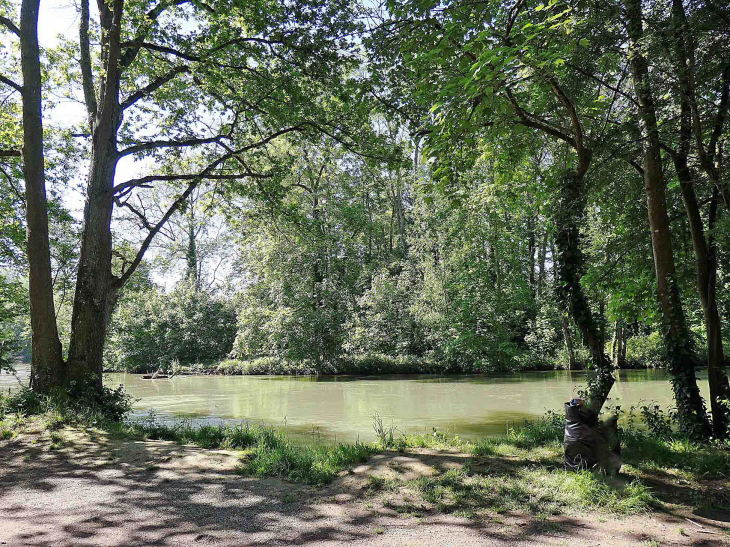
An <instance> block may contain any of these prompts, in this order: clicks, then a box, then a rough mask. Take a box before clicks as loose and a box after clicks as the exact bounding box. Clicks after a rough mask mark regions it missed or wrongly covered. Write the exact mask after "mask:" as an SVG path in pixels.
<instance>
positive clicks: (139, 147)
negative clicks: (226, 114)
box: [118, 135, 231, 158]
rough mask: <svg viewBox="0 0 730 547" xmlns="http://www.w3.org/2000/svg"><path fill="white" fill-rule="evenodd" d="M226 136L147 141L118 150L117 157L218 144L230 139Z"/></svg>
mask: <svg viewBox="0 0 730 547" xmlns="http://www.w3.org/2000/svg"><path fill="white" fill-rule="evenodd" d="M230 138H231V137H229V136H228V135H216V136H215V137H206V138H199V139H188V140H186V141H149V142H143V143H140V144H135V145H133V146H129V147H127V148H125V149H124V150H120V151H119V153H118V157H120V158H122V157H124V156H128V155H130V154H137V153H139V152H144V151H146V150H155V149H157V148H184V147H186V146H198V145H201V144H211V143H215V142H220V141H221V140H223V139H230Z"/></svg>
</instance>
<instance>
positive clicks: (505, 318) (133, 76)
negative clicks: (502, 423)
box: [0, 0, 730, 438]
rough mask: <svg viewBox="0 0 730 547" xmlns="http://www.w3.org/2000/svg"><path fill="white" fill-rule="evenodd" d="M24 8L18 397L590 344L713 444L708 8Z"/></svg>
mask: <svg viewBox="0 0 730 547" xmlns="http://www.w3.org/2000/svg"><path fill="white" fill-rule="evenodd" d="M30 1H31V0H23V2H30ZM665 4H666V5H665ZM668 7H669V8H670V9H668ZM17 8H18V6H17V5H15V4H14V3H13V2H12V1H5V0H3V1H2V2H0V15H2V19H0V31H1V32H2V34H3V38H4V39H5V37H7V38H8V39H10V40H12V41H13V44H16V42H17V47H15V45H14V46H13V47H12V48H10V49H8V50H7V52H5V50H3V56H2V57H0V71H1V72H2V80H0V86H2V87H1V88H0V90H1V91H2V93H3V94H5V95H4V96H3V97H4V99H3V101H2V102H0V135H1V136H2V137H3V142H4V143H5V144H3V147H2V148H0V167H2V171H1V172H0V190H1V191H2V193H1V196H2V197H0V221H1V222H2V224H0V225H1V226H2V233H0V264H1V265H2V267H3V271H2V272H1V273H0V318H1V319H2V323H3V324H2V328H0V344H2V348H3V354H2V357H0V359H2V361H0V362H1V363H2V364H1V365H0V366H2V367H4V368H7V366H8V364H9V357H7V355H8V354H9V351H10V349H11V347H14V346H13V344H18V345H20V346H24V347H26V348H28V345H29V344H28V331H29V329H28V326H29V325H30V326H32V328H31V329H30V330H31V335H32V336H31V337H30V338H31V342H32V347H33V355H32V359H33V369H32V370H33V374H32V377H33V379H34V380H33V381H34V386H33V388H34V390H36V391H38V392H48V391H50V390H52V389H55V388H56V387H58V386H63V385H66V384H68V382H70V381H72V380H75V381H79V380H80V379H83V378H87V377H89V376H91V377H93V378H95V379H96V382H97V388H98V389H101V385H102V382H101V371H102V364H103V365H104V366H105V367H111V368H115V369H126V370H133V371H149V370H157V369H158V368H171V367H172V368H175V367H176V366H177V365H180V366H193V365H197V368H198V369H201V368H204V367H207V368H215V367H216V366H217V365H218V363H219V362H221V361H224V362H223V363H221V365H220V367H219V370H221V371H224V370H225V371H228V372H231V371H240V372H241V373H251V372H254V371H266V372H295V373H297V372H302V373H304V372H306V373H310V372H317V373H326V372H342V371H356V370H358V367H361V368H360V370H362V371H380V372H383V371H386V370H387V371H391V372H393V371H399V370H408V371H413V370H422V371H433V370H448V371H508V370H523V369H537V368H574V367H584V368H589V369H590V370H591V376H590V379H589V387H590V389H589V392H588V396H589V403H590V404H591V405H596V406H597V407H600V406H601V405H602V404H603V403H604V402H605V399H606V397H607V396H608V393H609V392H610V390H611V387H612V385H613V382H614V376H613V369H614V368H615V367H626V366H635V367H667V369H668V370H669V373H670V377H671V381H672V386H673V389H674V395H675V400H676V405H677V420H678V422H679V423H680V424H681V427H682V428H683V429H685V430H686V433H688V434H691V435H695V436H698V437H700V436H701V437H705V438H709V437H710V436H711V435H715V436H719V437H722V436H726V434H727V430H728V427H727V426H728V421H729V418H730V416H729V415H728V412H727V401H728V400H730V384H729V383H728V380H727V375H726V373H725V362H724V354H725V349H724V341H725V340H726V339H727V334H726V333H725V332H723V325H724V324H725V323H726V322H727V319H728V318H729V317H730V298H728V294H727V290H726V284H727V277H728V275H729V274H730V252H728V249H730V230H729V229H728V221H729V220H728V218H729V217H728V214H727V211H728V209H729V208H730V191H729V190H728V188H727V173H728V170H727V159H726V156H727V151H726V149H727V142H728V131H729V129H728V127H730V123H726V120H727V118H728V110H729V109H730V68H728V67H729V66H730V65H728V59H730V57H729V56H730V52H729V50H728V43H730V40H729V39H728V38H729V36H728V28H730V24H727V22H728V21H729V20H730V12H728V8H727V6H725V5H724V4H722V3H720V4H718V3H716V2H709V3H703V4H695V3H687V2H683V1H682V0H672V1H671V2H667V3H662V2H657V1H654V0H611V1H610V2H607V3H606V4H605V6H601V7H600V9H599V7H598V6H596V5H594V4H593V3H590V2H585V1H583V0H567V1H562V0H549V1H547V2H545V3H540V2H538V1H531V0H528V1H525V0H516V1H514V2H512V1H501V0H497V1H490V2H477V3H473V2H460V1H458V0H453V1H452V0H446V1H443V2H438V3H437V2H423V1H421V0H388V1H386V2H384V3H382V4H372V3H367V2H357V1H350V0H308V1H304V2H294V3H291V2H285V1H278V0H272V1H269V2H265V3H263V4H262V3H253V4H252V3H248V2H245V1H238V0H234V1H233V2H213V4H212V5H207V4H200V3H183V4H178V3H172V4H168V3H165V2H162V3H159V4H156V3H155V2H152V1H147V0H145V1H142V2H135V3H128V2H127V3H125V2H123V1H122V0H114V1H113V2H111V3H107V4H103V3H102V4H99V5H98V10H99V11H98V13H97V12H93V13H92V12H91V11H90V9H89V5H88V2H87V1H86V0H82V1H81V2H80V5H79V6H78V8H79V14H78V15H79V33H78V37H76V36H74V37H71V36H70V35H69V36H64V37H62V38H61V39H59V41H58V43H57V44H56V45H55V46H54V47H52V48H47V49H41V50H40V52H36V51H35V50H34V46H33V38H34V37H35V35H37V28H35V27H34V25H33V21H32V20H24V21H21V22H20V27H22V28H19V27H18V26H17V24H16V22H14V21H19V19H18V17H17V16H18V9H17ZM23 13H28V10H25V11H24V12H23ZM115 17H116V18H121V22H120V23H119V24H112V23H113V21H114V20H115V19H114V18H115ZM21 31H22V32H21ZM20 50H23V53H24V54H23V55H19V53H21V51H20ZM5 53H7V54H5ZM24 63H25V64H24ZM41 67H42V68H43V70H41ZM23 75H25V77H26V78H28V82H27V83H28V85H27V86H25V87H23V86H21V85H20V84H19V83H18V80H19V79H20V78H21V77H22V76H23ZM31 76H33V78H34V79H31ZM36 80H37V81H36ZM55 96H68V97H72V98H74V100H77V101H79V102H81V103H83V105H84V107H85V115H84V116H81V119H78V120H75V121H73V122H63V121H60V120H58V119H56V118H57V116H56V115H55V111H54V108H53V106H54V105H53V103H52V102H51V97H55ZM21 106H22V107H23V108H21ZM44 109H45V110H44ZM36 111H37V112H40V113H45V114H44V115H42V116H41V118H42V119H40V120H39V119H38V116H35V117H33V116H30V114H29V113H32V112H36ZM44 119H45V122H47V123H45V125H43V123H41V122H43V121H44ZM28 124H30V125H28ZM24 126H27V127H26V129H27V130H26V131H24V130H23V129H24ZM44 154H45V155H44ZM125 158H126V159H129V160H135V161H136V162H137V163H136V167H137V168H139V169H138V171H139V172H138V173H137V174H136V175H135V176H134V177H132V178H127V175H129V174H130V171H129V170H126V171H124V170H123V169H120V170H119V172H118V168H119V166H121V165H124V162H122V161H121V160H122V159H125ZM80 173H85V174H86V175H85V178H84V177H83V176H82V175H80ZM122 175H124V176H122ZM82 178H83V179H84V180H85V185H83V184H82V185H80V190H79V191H80V192H81V194H82V197H83V198H84V199H85V204H86V206H85V208H84V211H83V222H78V221H77V220H76V219H75V218H74V217H73V216H72V215H71V214H70V213H69V212H68V211H66V209H65V201H64V198H68V196H69V195H71V194H70V191H69V188H68V186H67V183H68V182H69V181H71V180H74V179H79V180H81V179H82ZM122 179H125V180H122ZM47 196H48V197H47ZM24 231H25V232H26V236H27V238H29V239H28V241H31V239H30V238H33V239H32V240H33V242H34V243H33V244H31V245H27V246H26V245H25V239H24ZM45 232H48V234H46V233H45ZM153 280H154V282H153ZM725 330H727V329H725ZM26 351H27V350H26ZM228 358H230V359H231V361H225V360H226V359H228ZM703 364H707V366H708V376H709V381H710V386H711V394H710V397H709V401H708V402H709V405H707V404H706V403H705V401H704V400H703V398H702V396H701V394H700V392H699V390H698V387H697V385H698V384H697V372H696V371H697V368H698V367H699V366H701V365H703Z"/></svg>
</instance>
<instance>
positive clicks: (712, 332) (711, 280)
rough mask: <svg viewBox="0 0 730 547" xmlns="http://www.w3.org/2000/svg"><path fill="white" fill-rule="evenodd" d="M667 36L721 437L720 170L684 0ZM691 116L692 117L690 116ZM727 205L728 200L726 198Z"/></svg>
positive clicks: (676, 4) (729, 390) (677, 154)
mask: <svg viewBox="0 0 730 547" xmlns="http://www.w3.org/2000/svg"><path fill="white" fill-rule="evenodd" d="M672 23H673V34H674V35H673V41H672V46H673V48H674V51H675V56H676V62H677V74H678V76H679V82H680V86H681V90H680V112H681V116H680V131H679V135H680V138H679V144H678V146H677V149H676V150H675V151H674V152H673V153H672V159H673V160H674V165H675V168H676V171H677V177H678V178H679V183H680V187H681V189H682V199H683V201H684V206H685V210H686V211H687V218H688V221H689V226H690V233H691V235H692V247H693V249H694V253H695V258H696V269H697V292H698V294H699V297H700V303H701V304H702V311H703V315H704V320H705V330H706V334H707V373H708V380H709V384H710V410H711V413H712V428H713V433H714V434H715V437H717V438H724V437H725V436H726V435H727V430H728V410H727V408H726V406H725V405H726V404H727V403H728V402H730V384H729V383H728V378H727V373H726V371H725V355H724V351H723V347H722V324H721V321H720V314H719V313H718V310H717V301H716V297H715V296H716V295H715V293H716V285H717V256H716V251H715V240H714V237H713V230H714V225H715V219H716V217H717V207H718V200H719V199H720V191H721V190H723V189H724V185H723V184H722V181H721V180H720V170H719V169H718V168H717V166H716V165H715V164H714V159H715V156H716V148H717V138H716V136H715V135H714V134H713V137H712V139H711V140H710V144H709V148H707V149H706V148H705V146H704V139H703V136H702V128H701V126H700V125H701V124H700V119H699V112H698V109H697V100H696V97H695V92H694V66H693V63H692V62H691V61H690V58H689V55H688V52H687V48H686V40H687V39H688V38H689V36H687V35H686V33H687V31H688V27H687V20H686V15H685V12H684V5H683V4H682V1H681V0H673V2H672ZM728 70H730V67H727V68H726V69H725V71H724V73H723V82H722V89H721V93H720V95H721V99H720V106H719V109H718V114H717V117H716V119H715V128H714V130H715V131H714V132H713V133H715V132H716V133H718V134H719V133H720V132H721V131H722V128H723V124H724V118H725V115H726V111H727V104H728V85H729V78H730V73H729V72H728ZM693 120H694V122H693ZM693 127H694V129H695V140H696V143H697V149H698V154H699V157H700V164H701V165H702V167H703V169H704V170H705V172H706V173H707V175H708V176H709V177H710V179H711V180H712V181H713V184H714V187H713V194H712V200H711V202H710V213H709V219H708V235H707V239H706V238H705V234H704V227H703V223H702V216H701V215H700V207H699V205H698V203H697V197H696V195H695V190H694V175H693V173H692V171H691V170H690V168H689V165H688V155H689V151H690V143H691V140H692V130H693ZM728 206H730V203H728Z"/></svg>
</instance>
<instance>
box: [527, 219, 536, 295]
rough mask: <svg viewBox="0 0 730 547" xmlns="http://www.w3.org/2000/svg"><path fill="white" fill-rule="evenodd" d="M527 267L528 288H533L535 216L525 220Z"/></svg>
mask: <svg viewBox="0 0 730 547" xmlns="http://www.w3.org/2000/svg"><path fill="white" fill-rule="evenodd" d="M527 232H528V235H527V267H528V269H529V283H530V288H531V289H532V290H533V291H534V290H535V250H536V249H535V217H534V216H530V218H529V219H528V221H527Z"/></svg>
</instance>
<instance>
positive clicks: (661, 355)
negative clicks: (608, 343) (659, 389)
mask: <svg viewBox="0 0 730 547" xmlns="http://www.w3.org/2000/svg"><path fill="white" fill-rule="evenodd" d="M626 363H627V364H628V365H629V366H630V367H633V368H663V367H665V366H666V363H667V358H666V353H665V350H664V343H663V342H662V337H661V334H660V333H659V332H658V331H655V332H652V333H651V334H648V335H639V336H632V337H631V338H629V339H627V340H626Z"/></svg>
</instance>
